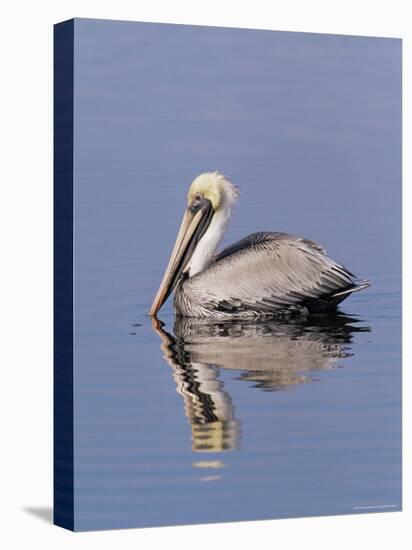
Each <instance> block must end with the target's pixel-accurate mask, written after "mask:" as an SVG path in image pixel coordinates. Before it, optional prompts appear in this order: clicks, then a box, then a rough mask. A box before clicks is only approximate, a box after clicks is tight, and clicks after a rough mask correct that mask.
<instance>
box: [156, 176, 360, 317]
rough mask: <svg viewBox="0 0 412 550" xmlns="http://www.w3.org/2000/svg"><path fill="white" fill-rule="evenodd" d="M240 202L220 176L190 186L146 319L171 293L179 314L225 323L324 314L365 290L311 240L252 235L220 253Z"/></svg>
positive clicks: (234, 191)
mask: <svg viewBox="0 0 412 550" xmlns="http://www.w3.org/2000/svg"><path fill="white" fill-rule="evenodd" d="M238 197H239V191H238V189H237V187H236V186H235V185H233V184H232V183H231V182H230V181H229V180H228V179H227V178H226V177H224V176H223V175H222V174H219V173H218V172H213V173H205V174H201V175H200V176H198V177H197V178H196V179H195V180H194V181H193V183H192V184H191V186H190V188H189V193H188V205H187V208H186V211H185V213H184V216H183V220H182V223H181V226H180V230H179V233H178V236H177V239H176V243H175V246H174V248H173V251H172V254H171V256H170V260H169V263H168V265H167V268H166V271H165V273H164V275H163V279H162V281H161V283H160V287H159V290H158V291H157V294H156V296H155V299H154V301H153V304H152V307H151V309H150V313H149V314H150V315H151V316H153V317H154V316H156V314H157V312H158V310H159V309H160V308H161V307H162V305H163V304H164V302H165V301H166V300H167V298H168V297H169V296H170V294H171V293H172V292H173V290H175V296H174V307H175V310H176V314H177V315H179V316H183V317H196V318H212V319H222V320H224V319H227V320H229V319H248V318H264V317H268V318H274V317H283V316H290V315H296V314H297V315H307V314H308V313H318V312H325V311H328V310H331V309H336V306H337V304H339V303H340V302H341V301H342V300H344V299H345V298H347V297H348V296H349V295H350V294H352V293H353V292H358V291H360V290H362V289H364V288H366V287H368V286H370V283H369V281H366V280H359V279H357V278H356V277H355V276H354V275H353V274H352V273H351V272H350V271H348V270H347V269H346V268H345V267H344V266H342V265H341V264H339V263H337V262H335V261H334V260H332V259H330V258H329V257H328V256H327V255H326V252H325V250H324V249H323V248H322V247H321V246H319V245H318V244H317V243H315V242H314V241H311V240H309V239H304V238H301V237H297V236H294V235H290V234H287V233H271V232H259V233H252V234H251V235H248V236H247V237H245V238H244V239H241V240H240V241H238V242H236V243H234V244H232V245H231V246H228V247H227V248H225V249H224V250H222V251H221V252H220V253H218V254H217V253H216V251H217V248H218V246H219V243H220V241H221V239H222V237H223V235H224V233H225V230H226V227H227V224H228V221H229V218H230V215H231V213H232V209H233V207H234V205H235V204H236V202H237V200H238Z"/></svg>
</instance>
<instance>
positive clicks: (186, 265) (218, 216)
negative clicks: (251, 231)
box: [149, 172, 239, 316]
mask: <svg viewBox="0 0 412 550" xmlns="http://www.w3.org/2000/svg"><path fill="white" fill-rule="evenodd" d="M238 196H239V191H238V189H237V187H236V186H235V185H233V184H232V183H231V182H230V181H229V180H228V179H227V178H226V177H225V176H223V175H222V174H220V173H219V172H207V173H204V174H200V176H198V177H197V178H196V179H195V180H194V181H193V182H192V184H191V186H190V188H189V192H188V195H187V208H186V210H185V213H184V215H183V220H182V223H181V225H180V229H179V233H178V235H177V239H176V243H175V245H174V248H173V251H172V254H171V256H170V260H169V263H168V265H167V268H166V271H165V273H164V275H163V278H162V282H161V283H160V286H159V290H158V291H157V294H156V296H155V299H154V301H153V304H152V307H151V309H150V312H149V314H150V315H151V316H155V315H156V313H157V312H158V310H159V309H160V308H161V307H162V305H163V304H164V302H165V301H166V300H167V298H168V297H169V296H170V294H171V292H172V291H173V290H174V288H175V287H176V285H177V284H178V283H179V282H180V280H181V279H182V277H183V276H185V275H189V276H193V275H195V274H196V273H198V272H199V271H201V270H202V269H204V268H205V267H206V266H207V264H208V263H209V262H210V260H211V259H212V257H213V254H214V252H215V250H216V247H217V246H218V244H219V242H220V240H221V238H222V236H223V233H224V231H225V229H226V225H227V222H228V220H229V217H230V213H231V211H232V208H233V206H234V204H235V203H236V201H237V198H238Z"/></svg>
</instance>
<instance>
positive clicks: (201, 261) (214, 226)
mask: <svg viewBox="0 0 412 550" xmlns="http://www.w3.org/2000/svg"><path fill="white" fill-rule="evenodd" d="M231 211H232V205H231V204H230V203H226V204H224V205H223V206H222V207H221V208H219V210H218V211H217V212H215V214H214V215H213V218H212V221H211V222H210V225H209V227H208V229H207V231H206V233H205V234H204V235H203V237H202V238H201V239H200V241H199V243H198V245H197V246H196V248H195V250H194V252H193V255H192V257H191V258H190V261H189V263H188V272H189V277H193V275H196V273H199V272H200V271H203V269H205V268H206V267H207V266H208V265H209V263H210V262H211V260H212V258H213V256H214V254H215V252H216V249H217V247H218V246H219V243H220V241H221V240H222V237H223V235H224V234H225V231H226V227H227V224H228V222H229V218H230V214H231Z"/></svg>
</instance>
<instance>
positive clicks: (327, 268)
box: [184, 232, 368, 314]
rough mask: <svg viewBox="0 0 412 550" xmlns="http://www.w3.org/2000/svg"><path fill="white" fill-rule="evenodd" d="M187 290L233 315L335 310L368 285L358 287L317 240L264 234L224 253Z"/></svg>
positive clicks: (194, 279) (247, 239)
mask: <svg viewBox="0 0 412 550" xmlns="http://www.w3.org/2000/svg"><path fill="white" fill-rule="evenodd" d="M184 286H185V293H190V294H192V293H193V294H192V295H193V296H196V297H197V300H199V301H200V302H201V303H203V304H204V305H206V306H207V307H211V308H213V309H215V310H216V309H217V310H218V311H221V312H222V313H224V312H225V313H231V314H235V313H238V312H244V311H248V310H249V311H255V312H261V313H271V312H274V311H279V310H289V311H290V310H293V309H295V308H296V309H301V307H302V305H304V306H306V307H308V309H311V308H312V306H313V308H314V307H315V305H316V307H317V308H319V305H321V304H324V305H331V304H332V305H333V304H336V303H338V302H340V301H341V300H343V299H344V298H346V296H347V295H348V294H350V293H351V292H354V291H356V290H360V289H361V288H364V287H365V286H368V283H367V282H366V281H365V282H363V284H361V285H358V284H357V281H356V279H355V277H354V275H353V274H352V273H350V271H348V270H347V269H346V268H345V267H343V266H342V265H340V264H338V263H336V262H334V261H333V260H331V259H330V258H328V257H327V256H326V253H325V251H324V250H323V248H322V247H320V246H319V245H318V244H316V243H315V242H313V241H310V240H307V239H302V238H299V237H295V236H293V235H289V234H286V233H263V232H262V233H253V234H251V235H249V236H247V237H245V238H244V239H242V240H241V241H239V242H237V243H235V244H233V245H231V246H229V247H228V248H226V249H224V250H223V251H222V252H221V253H220V254H219V255H218V256H216V257H215V259H214V261H213V262H212V263H211V264H210V265H209V266H208V267H207V268H206V269H205V270H203V271H201V272H200V273H198V274H196V275H194V276H193V277H190V278H189V279H188V280H186V281H185V285H184Z"/></svg>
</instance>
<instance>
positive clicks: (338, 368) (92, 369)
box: [74, 19, 401, 530]
mask: <svg viewBox="0 0 412 550" xmlns="http://www.w3.org/2000/svg"><path fill="white" fill-rule="evenodd" d="M74 82H75V100H74V114H75V126H74V135H75V143H74V147H75V148H74V157H75V166H74V178H75V190H74V203H75V207H74V208H75V220H74V226H75V235H74V256H75V271H74V275H75V306H74V317H75V336H74V345H75V350H74V357H75V388H74V409H75V426H74V428H75V432H74V436H75V440H74V452H75V528H76V529H78V530H89V529H106V528H122V527H137V526H152V525H167V524H187V523H199V522H215V521H234V520H251V519H264V518H280V517H292V516H308V515H324V514H350V513H354V512H366V511H385V510H388V511H393V510H399V509H400V507H401V42H400V41H399V40H395V39H381V38H361V37H350V36H348V37H346V36H332V35H318V34H300V33H287V32H273V31H252V30H237V29H221V28H204V27H191V26H171V25H170V26H169V25H157V24H143V23H127V22H113V21H95V20H82V19H80V20H76V22H75V68H74ZM206 170H219V171H221V172H223V173H224V174H226V175H227V176H228V177H230V178H231V180H232V181H233V182H234V183H236V184H237V185H238V186H239V187H240V190H241V201H240V203H239V206H238V207H237V208H236V210H235V212H234V215H233V219H232V222H231V224H230V227H229V229H228V233H227V236H226V237H225V241H224V244H229V243H230V242H233V241H234V240H237V239H239V238H241V237H243V236H245V235H246V234H248V233H251V232H254V231H258V230H269V231H285V232H291V233H294V234H298V235H302V236H305V237H307V238H311V239H314V240H316V241H318V242H319V243H320V244H322V245H323V246H324V247H325V248H326V249H327V251H328V253H329V255H330V256H331V257H332V258H334V259H336V260H337V261H340V262H342V263H343V264H345V265H346V266H347V267H349V269H351V270H352V271H353V272H354V273H356V274H357V275H358V276H359V277H361V278H368V279H370V280H371V281H372V285H373V286H372V287H371V288H370V289H367V290H365V291H363V292H361V293H359V294H356V295H354V296H352V297H351V298H350V299H348V300H347V301H346V302H344V303H343V304H342V307H341V311H342V316H341V317H339V318H337V319H332V320H331V319H329V320H326V321H323V322H308V323H307V324H305V325H302V326H300V325H276V324H274V323H267V324H263V325H261V324H258V325H253V324H252V325H245V324H241V323H233V324H229V325H227V324H223V325H222V324H221V325H215V326H209V327H205V326H203V325H199V324H196V323H177V324H176V325H175V323H174V318H173V308H172V303H171V300H169V301H168V302H167V303H166V304H165V306H164V307H163V308H162V310H161V311H160V314H159V317H160V319H161V321H162V323H164V325H162V324H160V325H159V326H157V327H154V326H152V323H151V320H150V319H149V318H148V317H147V311H148V309H149V307H150V304H151V302H152V300H153V297H154V294H155V292H156V290H157V287H158V284H159V281H160V278H161V276H162V273H163V270H164V267H165V265H166V262H167V259H168V257H169V254H170V251H171V248H172V245H173V243H174V239H175V236H176V232H177V229H178V224H179V223H180V220H181V216H182V214H183V209H184V207H185V200H186V193H187V189H188V186H189V184H190V183H191V181H192V180H193V179H194V177H195V176H196V175H198V174H199V173H201V172H203V171H206ZM343 314H344V315H343ZM369 507H372V508H369Z"/></svg>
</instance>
